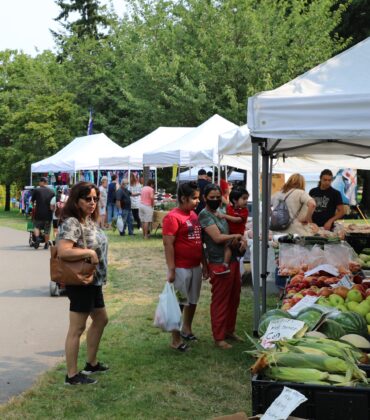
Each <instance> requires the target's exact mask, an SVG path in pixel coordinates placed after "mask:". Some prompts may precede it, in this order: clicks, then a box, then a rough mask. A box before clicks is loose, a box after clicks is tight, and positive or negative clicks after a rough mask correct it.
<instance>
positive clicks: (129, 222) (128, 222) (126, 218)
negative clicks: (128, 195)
mask: <svg viewBox="0 0 370 420" xmlns="http://www.w3.org/2000/svg"><path fill="white" fill-rule="evenodd" d="M122 220H123V232H122V235H124V234H125V231H126V226H127V228H128V234H129V235H132V234H133V233H134V225H133V221H134V219H133V217H132V212H131V210H122Z"/></svg>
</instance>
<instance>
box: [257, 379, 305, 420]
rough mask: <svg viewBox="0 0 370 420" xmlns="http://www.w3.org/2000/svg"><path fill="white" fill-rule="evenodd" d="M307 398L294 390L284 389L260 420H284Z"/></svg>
mask: <svg viewBox="0 0 370 420" xmlns="http://www.w3.org/2000/svg"><path fill="white" fill-rule="evenodd" d="M305 401H307V398H306V397H305V396H304V395H303V394H301V393H300V392H298V391H296V390H295V389H291V388H288V387H287V386H285V387H284V389H283V392H282V393H281V394H280V395H279V396H278V397H277V398H276V400H275V401H274V402H273V403H272V404H271V405H270V407H269V408H268V409H267V411H266V413H265V414H264V415H263V416H262V417H261V420H286V419H287V418H288V417H289V416H290V414H291V413H292V412H293V411H294V410H295V409H296V408H297V407H298V406H299V405H301V404H302V403H304V402H305Z"/></svg>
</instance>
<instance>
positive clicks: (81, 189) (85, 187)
mask: <svg viewBox="0 0 370 420" xmlns="http://www.w3.org/2000/svg"><path fill="white" fill-rule="evenodd" d="M93 189H94V190H95V192H96V196H97V197H98V198H99V196H100V191H99V188H98V187H97V186H96V185H95V184H93V183H92V182H84V181H83V182H78V183H77V184H75V185H74V186H73V187H72V188H71V189H70V192H69V197H68V200H67V201H66V203H65V205H64V207H63V210H62V216H61V219H62V220H65V219H67V217H75V218H76V219H78V220H79V221H80V222H81V221H82V220H83V218H84V214H83V213H82V211H81V209H80V207H79V206H78V200H79V199H80V198H85V197H87V196H88V195H89V194H90V192H91V190H93ZM98 218H99V205H98V204H97V205H96V206H95V210H94V212H93V213H92V215H91V219H92V220H94V222H96V221H97V220H98Z"/></svg>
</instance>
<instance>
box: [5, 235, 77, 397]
mask: <svg viewBox="0 0 370 420" xmlns="http://www.w3.org/2000/svg"><path fill="white" fill-rule="evenodd" d="M28 237H29V234H28V233H27V232H20V231H17V230H14V229H10V228H5V227H0V313H1V315H0V403H4V402H6V401H7V400H8V399H9V398H10V397H11V396H14V395H18V394H19V393H21V392H22V391H24V390H26V389H27V388H29V387H30V386H31V385H32V383H33V382H34V381H35V380H36V378H37V376H38V375H39V374H40V373H42V372H44V371H46V370H47V369H48V368H50V367H51V366H53V365H55V364H56V363H57V362H58V361H60V360H61V357H62V356H63V353H64V338H65V335H66V331H67V326H68V307H69V305H68V299H67V298H66V297H57V298H55V297H54V298H52V297H50V295H49V251H46V250H44V249H43V248H42V247H40V248H39V249H38V250H35V249H33V248H30V247H29V245H28Z"/></svg>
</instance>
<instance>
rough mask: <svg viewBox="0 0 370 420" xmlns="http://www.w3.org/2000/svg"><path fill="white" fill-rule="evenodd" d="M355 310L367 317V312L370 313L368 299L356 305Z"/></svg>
mask: <svg viewBox="0 0 370 420" xmlns="http://www.w3.org/2000/svg"><path fill="white" fill-rule="evenodd" d="M354 312H357V313H358V314H360V315H362V316H363V317H365V316H366V314H368V313H369V305H368V304H367V302H366V301H364V302H361V303H359V304H358V305H357V306H356V308H355V309H354Z"/></svg>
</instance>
